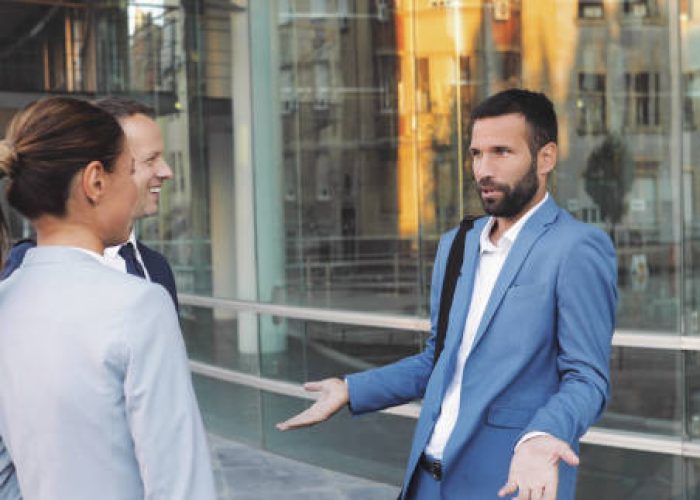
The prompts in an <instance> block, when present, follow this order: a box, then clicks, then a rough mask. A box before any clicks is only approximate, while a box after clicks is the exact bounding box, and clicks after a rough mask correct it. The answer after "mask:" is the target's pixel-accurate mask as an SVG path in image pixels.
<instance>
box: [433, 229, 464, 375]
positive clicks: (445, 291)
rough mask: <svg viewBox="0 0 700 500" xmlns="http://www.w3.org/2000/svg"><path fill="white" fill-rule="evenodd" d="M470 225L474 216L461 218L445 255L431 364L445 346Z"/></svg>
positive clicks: (435, 361)
mask: <svg viewBox="0 0 700 500" xmlns="http://www.w3.org/2000/svg"><path fill="white" fill-rule="evenodd" d="M472 227H474V217H471V216H466V217H465V218H464V219H462V222H460V223H459V230H457V234H456V235H455V238H454V240H452V246H451V247H450V253H449V256H448V257H447V265H446V266H445V275H444V277H443V280H442V291H441V292H440V312H439V313H438V323H437V332H436V335H435V356H434V357H433V366H435V365H436V364H437V362H438V359H439V358H440V354H441V353H442V349H443V348H444V347H445V336H446V335H447V323H448V322H449V319H450V309H451V308H452V299H453V298H454V295H455V288H456V286H457V279H458V278H459V274H460V270H461V269H462V262H463V261H464V241H465V240H466V236H467V232H468V231H469V230H470V229H471V228H472Z"/></svg>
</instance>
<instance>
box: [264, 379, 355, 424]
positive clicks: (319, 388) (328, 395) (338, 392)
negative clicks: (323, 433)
mask: <svg viewBox="0 0 700 500" xmlns="http://www.w3.org/2000/svg"><path fill="white" fill-rule="evenodd" d="M304 389H306V390H307V391H309V392H319V393H320V394H319V395H318V399H317V401H316V402H315V403H314V404H313V405H311V407H310V408H309V409H307V410H305V411H303V412H301V413H299V414H298V415H295V416H293V417H292V418H290V419H289V420H286V421H284V422H280V423H279V424H277V429H279V430H281V431H286V430H288V429H298V428H300V427H308V426H309V425H314V424H317V423H319V422H323V421H324V420H327V419H329V418H330V417H332V416H333V415H334V414H335V413H337V412H338V410H340V409H341V408H342V407H343V406H345V405H346V404H348V401H349V400H350V396H349V395H348V388H347V385H346V384H345V382H344V381H343V380H340V379H339V378H327V379H325V380H321V381H320V382H307V383H306V384H304Z"/></svg>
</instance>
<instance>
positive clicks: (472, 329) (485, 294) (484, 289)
mask: <svg viewBox="0 0 700 500" xmlns="http://www.w3.org/2000/svg"><path fill="white" fill-rule="evenodd" d="M548 197H549V193H545V197H544V199H543V200H542V201H540V202H539V203H538V204H537V205H535V206H534V207H532V208H531V209H530V210H528V212H527V213H526V214H525V215H523V216H522V217H521V218H520V219H519V220H518V221H517V222H516V223H515V224H513V226H511V227H510V228H509V229H508V230H507V231H506V232H505V233H503V235H502V236H501V238H500V239H499V240H498V242H497V243H496V244H494V243H493V242H492V241H491V238H490V234H491V229H492V228H493V224H494V218H493V217H491V218H490V219H489V220H488V222H487V223H486V226H485V227H484V229H483V230H482V231H481V238H480V241H479V262H478V264H477V268H476V275H475V277H474V290H473V291H472V297H471V303H470V304H469V313H468V314H467V320H466V322H465V325H464V332H463V334H462V343H461V344H460V346H459V352H458V354H457V363H456V364H455V372H454V375H453V376H452V381H451V382H450V385H449V386H448V388H447V391H446V392H445V397H444V399H443V400H442V406H441V408H440V416H439V417H438V420H437V422H436V423H435V428H434V429H433V435H432V436H431V438H430V441H429V442H428V445H427V446H426V447H425V454H426V455H428V456H430V457H432V458H435V459H438V460H441V459H442V455H443V452H444V450H445V446H446V445H447V441H448V439H449V437H450V434H452V430H453V429H454V426H455V424H456V423H457V416H458V413H459V398H460V392H461V388H462V375H463V374H464V365H465V364H466V362H467V358H468V357H469V353H470V352H471V349H472V344H473V343H474V337H475V336H476V332H477V330H478V328H479V324H480V323H481V318H482V316H483V315H484V310H485V309H486V305H487V304H488V301H489V298H490V297H491V292H492V291H493V286H494V285H495V283H496V279H497V278H498V275H499V274H500V272H501V268H502V267H503V264H504V262H505V261H506V258H507V257H508V253H509V252H510V249H511V248H512V247H513V243H515V239H516V238H517V237H518V234H519V233H520V230H521V229H522V228H523V226H524V225H525V223H526V222H527V220H528V219H529V218H530V217H531V216H532V214H534V213H535V211H536V210H537V209H538V208H540V207H541V206H542V204H544V202H545V201H547V198H548Z"/></svg>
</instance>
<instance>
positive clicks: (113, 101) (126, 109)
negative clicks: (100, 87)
mask: <svg viewBox="0 0 700 500" xmlns="http://www.w3.org/2000/svg"><path fill="white" fill-rule="evenodd" d="M93 104H94V105H95V106H97V107H98V108H100V109H103V110H105V111H106V112H107V113H109V114H110V115H112V116H113V117H115V118H116V119H117V120H121V119H122V118H128V117H129V116H134V115H146V116H148V117H149V118H155V117H156V113H155V110H154V109H153V108H152V107H150V106H147V105H145V104H143V103H141V102H139V101H135V100H133V99H128V98H126V97H116V96H109V97H103V98H101V99H97V100H95V101H94V102H93Z"/></svg>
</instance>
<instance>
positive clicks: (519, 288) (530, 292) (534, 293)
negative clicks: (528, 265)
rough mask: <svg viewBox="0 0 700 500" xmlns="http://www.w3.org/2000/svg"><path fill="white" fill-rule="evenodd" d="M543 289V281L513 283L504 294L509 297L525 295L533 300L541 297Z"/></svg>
mask: <svg viewBox="0 0 700 500" xmlns="http://www.w3.org/2000/svg"><path fill="white" fill-rule="evenodd" d="M545 290H546V288H545V285H544V283H534V284H528V285H513V286H511V287H510V288H509V289H508V291H507V292H506V296H507V297H509V298H516V297H525V298H529V299H532V300H534V299H538V298H540V297H543V296H544V293H545Z"/></svg>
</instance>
